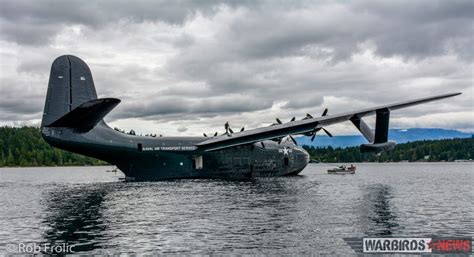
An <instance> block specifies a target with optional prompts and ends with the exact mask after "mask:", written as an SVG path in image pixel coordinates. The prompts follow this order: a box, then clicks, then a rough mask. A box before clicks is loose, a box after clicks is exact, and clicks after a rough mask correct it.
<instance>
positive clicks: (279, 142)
mask: <svg viewBox="0 0 474 257" xmlns="http://www.w3.org/2000/svg"><path fill="white" fill-rule="evenodd" d="M295 120H296V117H293V118H291V120H290V122H293V121H295ZM276 122H277V123H276V124H275V125H279V124H283V122H281V120H280V119H279V118H276ZM288 137H289V138H290V139H291V141H293V143H294V144H295V145H298V143H296V140H295V139H294V138H293V136H291V135H288ZM282 140H283V137H280V138H279V139H278V144H281V141H282Z"/></svg>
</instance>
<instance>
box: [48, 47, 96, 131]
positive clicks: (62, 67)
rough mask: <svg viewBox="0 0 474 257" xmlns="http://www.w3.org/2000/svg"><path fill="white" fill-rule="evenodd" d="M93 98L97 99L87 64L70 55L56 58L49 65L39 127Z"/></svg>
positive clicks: (50, 122) (49, 123)
mask: <svg viewBox="0 0 474 257" xmlns="http://www.w3.org/2000/svg"><path fill="white" fill-rule="evenodd" d="M94 99H97V93H96V91H95V86H94V81H93V79H92V74H91V71H90V69H89V67H88V66H87V64H86V63H85V62H84V61H83V60H81V59H80V58H78V57H75V56H72V55H63V56H60V57H58V58H56V60H54V62H53V64H52V65H51V73H50V77H49V83H48V92H47V95H46V102H45V106H44V113H43V119H42V121H41V127H44V126H49V125H51V124H52V123H53V122H55V121H56V120H58V119H59V118H61V117H62V116H64V115H65V114H67V113H69V112H70V111H72V110H74V109H75V108H76V107H78V106H79V105H81V104H83V103H85V102H88V101H90V100H94Z"/></svg>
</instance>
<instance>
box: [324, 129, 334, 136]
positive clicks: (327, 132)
mask: <svg viewBox="0 0 474 257" xmlns="http://www.w3.org/2000/svg"><path fill="white" fill-rule="evenodd" d="M322 129H323V130H324V132H325V133H326V134H327V135H328V136H329V137H332V135H331V133H329V131H327V130H326V129H325V128H322Z"/></svg>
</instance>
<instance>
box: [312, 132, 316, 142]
mask: <svg viewBox="0 0 474 257" xmlns="http://www.w3.org/2000/svg"><path fill="white" fill-rule="evenodd" d="M315 138H316V133H313V136H312V137H311V142H313V141H314V139H315Z"/></svg>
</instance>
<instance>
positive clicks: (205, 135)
mask: <svg viewBox="0 0 474 257" xmlns="http://www.w3.org/2000/svg"><path fill="white" fill-rule="evenodd" d="M202 134H203V135H204V137H208V136H207V134H206V133H202ZM216 136H217V132H216V133H214V135H213V137H216Z"/></svg>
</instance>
